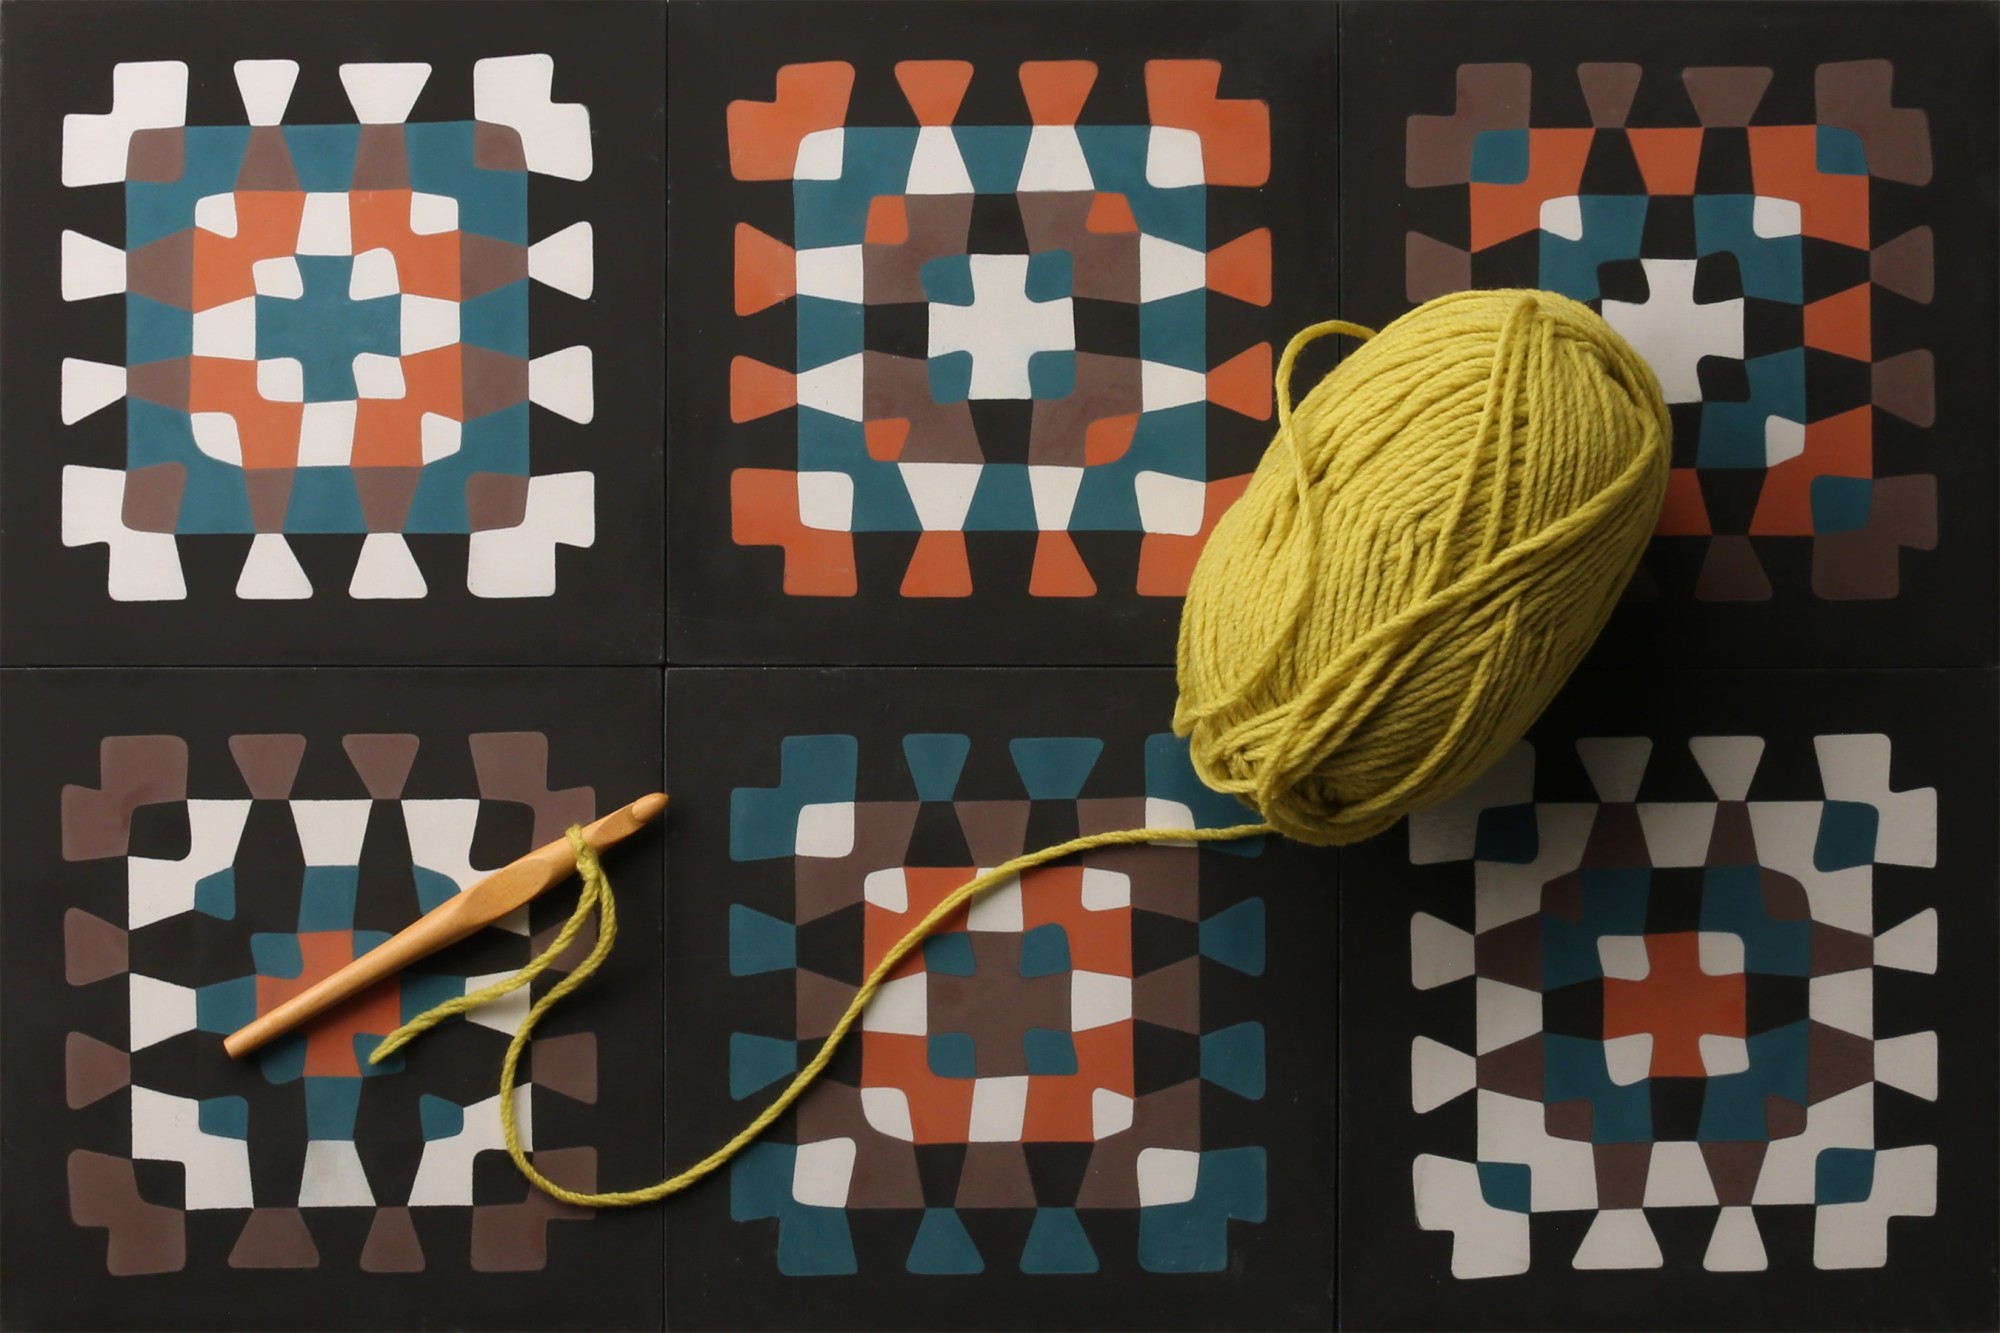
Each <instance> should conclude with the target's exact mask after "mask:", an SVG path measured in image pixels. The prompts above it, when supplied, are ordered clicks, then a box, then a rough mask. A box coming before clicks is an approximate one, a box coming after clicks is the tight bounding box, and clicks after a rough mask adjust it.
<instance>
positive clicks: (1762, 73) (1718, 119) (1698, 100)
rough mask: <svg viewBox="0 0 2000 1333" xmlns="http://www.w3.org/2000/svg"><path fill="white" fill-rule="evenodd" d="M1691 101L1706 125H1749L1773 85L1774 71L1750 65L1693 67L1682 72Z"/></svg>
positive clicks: (1682, 80) (1697, 114)
mask: <svg viewBox="0 0 2000 1333" xmlns="http://www.w3.org/2000/svg"><path fill="white" fill-rule="evenodd" d="M1681 82H1682V83H1683V84H1684V85H1686V87H1687V94H1688V100H1689V101H1691V102H1693V103H1694V113H1695V115H1696V116H1698V117H1699V118H1700V119H1701V123H1702V124H1703V125H1722V126H1739V125H1748V124H1749V123H1750V118H1751V117H1752V116H1754V115H1756V114H1757V104H1758V103H1759V102H1761V101H1763V100H1764V90H1765V89H1766V88H1769V87H1770V86H1771V71H1770V70H1768V69H1764V68H1762V67H1760V66H1750V65H1706V66H1700V65H1698V66H1694V67H1692V68H1689V69H1685V70H1683V71H1681Z"/></svg>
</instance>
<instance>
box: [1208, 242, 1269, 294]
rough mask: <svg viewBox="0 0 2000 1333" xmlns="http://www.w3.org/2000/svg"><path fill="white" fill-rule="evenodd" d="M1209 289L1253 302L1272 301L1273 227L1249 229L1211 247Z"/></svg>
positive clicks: (1209, 253) (1209, 255)
mask: <svg viewBox="0 0 2000 1333" xmlns="http://www.w3.org/2000/svg"><path fill="white" fill-rule="evenodd" d="M1208 289H1209V290H1210V291H1212V292H1221V293H1222V294H1223V295H1224V296H1233V297H1235V298H1236V299H1237V300H1239V301H1248V302H1249V303H1250V304H1251V305H1269V304H1271V229H1270V228H1269V227H1259V228H1257V230H1255V231H1246V232H1244V233H1243V234H1242V235H1241V236H1238V237H1237V238H1236V239H1235V240H1233V241H1230V242H1229V243H1228V244H1226V245H1218V246H1217V247H1216V248H1215V249H1213V250H1210V251H1209V252H1208Z"/></svg>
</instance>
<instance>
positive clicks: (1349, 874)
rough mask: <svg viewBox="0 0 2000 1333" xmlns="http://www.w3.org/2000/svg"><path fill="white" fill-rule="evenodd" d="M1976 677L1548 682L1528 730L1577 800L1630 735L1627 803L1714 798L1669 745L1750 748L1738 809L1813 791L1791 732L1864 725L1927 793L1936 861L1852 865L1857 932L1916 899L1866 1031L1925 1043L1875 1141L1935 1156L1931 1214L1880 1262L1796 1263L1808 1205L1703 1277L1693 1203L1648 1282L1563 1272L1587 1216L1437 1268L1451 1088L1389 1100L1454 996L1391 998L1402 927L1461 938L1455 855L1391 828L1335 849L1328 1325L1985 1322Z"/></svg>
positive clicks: (1802, 1253)
mask: <svg viewBox="0 0 2000 1333" xmlns="http://www.w3.org/2000/svg"><path fill="white" fill-rule="evenodd" d="M1995 693H1996V692H1995V681H1994V678H1993V677H1992V675H1991V674H1990V673H1986V672H1971V671H1955V672H1945V671H1910V672H1875V671H1867V672H1863V671H1849V672H1833V671H1814V672H1783V673H1779V672H1686V673H1676V674H1671V675H1667V674H1632V675H1622V674H1614V673H1605V674H1603V675H1601V676H1599V677H1596V678H1594V679H1592V680H1588V681H1578V682H1575V683H1573V684H1572V685H1571V687H1570V688H1569V690H1567V691H1566V692H1565V693H1564V694H1563V696H1562V697H1561V698H1560V699H1558V700H1557V702H1556V704H1555V705H1554V706H1553V707H1552V708H1551V709H1550V710H1549V712H1548V713H1547V714H1546V715H1545V716H1544V717H1543V719H1542V720H1541V722H1539V723H1538V724H1537V725H1536V727H1535V729H1534V730H1533V731H1532V732H1530V733H1529V740H1530V742H1531V743H1532V744H1534V746H1535V799H1536V800H1538V801H1595V800H1596V799H1597V797H1596V795H1595V793H1594V790H1593V788H1592V787H1591V785H1590V783H1589V780H1588V778H1587V777H1586V776H1585V775H1584V772H1583V768H1582V764H1581V763H1580V761H1579V760H1578V759H1577V757H1576V751H1575V748H1574V742H1575V739H1576V738H1577V737H1579V736H1635V735H1643V736H1650V737H1652V739H1653V751H1652V756H1651V761H1650V763H1649V765H1648V767H1647V770H1646V778H1645V781H1644V783H1643V784H1642V786H1641V787H1640V790H1639V799H1641V800H1648V801H1652V800H1666V801H1673V800H1696V801H1702V800H1713V799H1714V797H1713V794H1712V793H1711V792H1710V791H1709V789H1708V786H1707V783H1706V782H1705V781H1703V779H1702V778H1701V776H1700V773H1699V770H1698V769H1697V768H1696V767H1695V764H1694V761H1693V759H1692V758H1691V757H1690V755H1689V753H1688V750H1687V737H1689V736H1703V735H1722V736H1729V735H1750V736H1763V737H1765V738H1766V745H1765V749H1764V754H1763V758H1762V760H1761V762H1760V763H1759V764H1758V766H1757V773H1756V777H1755V779H1754V780H1753V781H1752V783H1751V786H1750V792H1749V799H1750V800H1753V801H1769V800H1779V801H1786V800H1818V799H1820V798H1821V796H1822V789H1821V787H1820V779H1819V769H1818V765H1817V762H1816V760H1815V758H1814V751H1813V745H1812V738H1813V737H1814V736H1820V735H1835V734H1839V733H1843V732H1862V733H1874V732H1881V733H1886V734H1887V735H1888V736H1889V738H1890V743H1891V746H1892V749H1891V752H1890V774H1889V786H1890V789H1891V790H1893V791H1905V790H1909V789H1911V788H1917V787H1935V788H1936V790H1937V801H1938V808H1937V828H1938V853H1937V865H1936V868H1935V869H1924V868H1918V867H1913V866H1892V865H1878V866H1876V867H1875V868H1874V871H1873V875H1874V884H1875V893H1874V904H1875V925H1876V929H1878V930H1883V929H1887V928H1888V927H1889V926H1891V925H1894V924H1896V923H1898V922H1900V921H1902V920H1903V919H1905V918H1906V917H1909V916H1911V915H1914V914H1915V913H1916V912H1918V911H1921V910H1922V909H1923V908H1925V907H1932V906H1934V907H1936V908H1937V910H1938V927H1939V935H1938V968H1937V975H1936V976H1934V977H1930V976H1919V975H1916V974H1911V973H1903V972H1896V971H1884V970H1881V969H1878V970H1877V971H1876V973H1875V1019H1876V1032H1877V1035H1878V1036H1894V1035H1898V1034H1900V1033H1904V1032H1913V1031H1924V1030H1935V1031H1936V1032H1937V1034H1938V1099H1937V1101H1936V1102H1925V1101H1920V1100H1919V1099H1917V1098H1915V1097H1912V1096H1909V1095H1907V1094H1905V1093H1903V1092H1901V1091H1900V1090H1897V1089H1894V1088H1882V1089H1880V1090H1878V1091H1877V1092H1876V1094H1875V1095H1876V1108H1877V1109H1876V1126H1875V1136H1876V1142H1877V1143H1878V1144H1880V1145H1881V1146H1883V1147H1899V1146H1904V1145H1907V1144H1913V1143H1934V1144H1936V1145H1937V1146H1938V1211H1937V1215H1936V1216H1935V1217H1930V1218H1899V1219H1896V1220H1893V1221H1891V1223H1890V1224H1889V1260H1888V1263H1887V1265H1886V1266H1885V1267H1882V1268H1866V1269H1844V1270H1822V1269H1818V1268H1815V1267H1813V1263H1812V1212H1813V1210H1812V1208H1811V1207H1808V1206H1800V1207H1790V1206H1776V1207H1763V1206H1759V1207H1758V1208H1757V1210H1756V1213H1757V1222H1758V1226H1759V1229H1760V1230H1761V1231H1762V1232H1763V1236H1764V1246H1765V1249H1766V1251H1767V1253H1768V1254H1769V1257H1770V1267H1769V1269H1768V1270H1766V1271H1764V1272H1761V1273H1711V1272H1706V1271H1704V1270H1703V1269H1702V1267H1701V1256H1702V1254H1703V1252H1704V1250H1705V1249H1706V1246H1707V1243H1708V1235H1709V1232H1710V1231H1711V1230H1712V1229H1713V1227H1714V1225H1715V1209H1714V1208H1698V1207H1697V1208H1652V1209H1648V1210H1647V1212H1646V1220H1647V1221H1648V1222H1650V1223H1651V1224H1652V1225H1653V1228H1654V1230H1655V1231H1656V1232H1657V1233H1658V1235H1659V1239H1660V1249H1661V1251H1662V1253H1663V1254H1664V1256H1665V1259H1666V1262H1665V1264H1664V1266H1662V1267H1660V1268H1658V1269H1653V1270H1634V1271H1619V1272H1583V1271H1578V1270H1576V1269H1573V1268H1571V1267H1570V1262H1569V1261H1570V1256H1571V1255H1572V1254H1574V1253H1575V1251H1576V1247H1577V1245H1579V1244H1580V1243H1581V1242H1582V1240H1583V1235H1584V1232H1585V1231H1586V1230H1587V1229H1588V1227H1589V1224H1590V1220H1591V1217H1592V1216H1593V1213H1592V1212H1590V1211H1579V1212H1562V1213H1536V1214H1532V1215H1531V1217H1530V1229H1531V1235H1532V1246H1533V1250H1532V1255H1533V1257H1532V1266H1531V1267H1530V1269H1529V1271H1528V1272H1526V1273H1524V1274H1521V1275H1519V1276H1513V1277H1493V1278H1480V1279H1477V1280H1461V1279H1458V1278H1454V1277H1452V1276H1451V1246H1452V1237H1451V1233H1450V1232H1445V1231H1421V1230H1419V1229H1418V1228H1417V1225H1416V1215H1415V1212H1414V1209H1413V1206H1412V1203H1411V1195H1410V1163H1411V1161H1412V1160H1413V1159H1414V1158H1415V1156H1416V1155H1417V1154H1418V1153H1424V1152H1434V1153H1438V1154H1441V1155H1444V1156H1450V1157H1455V1158H1458V1159H1460V1160H1467V1159H1469V1158H1470V1157H1471V1156H1472V1154H1473V1149H1474V1145H1475V1143H1476V1141H1477V1140H1476V1132H1475V1125H1476V1118H1475V1114H1474V1111H1475V1108H1474V1105H1473V1102H1474V1099H1473V1098H1472V1097H1469V1096H1468V1097H1462V1098H1459V1099H1457V1100H1456V1101H1453V1102H1450V1103H1447V1104H1446V1105H1444V1106H1440V1107H1438V1108H1437V1109H1435V1110H1433V1111H1430V1112H1429V1113H1427V1114H1425V1115H1423V1116H1418V1115H1417V1114H1416V1113H1414V1112H1413V1111H1412V1110H1411V1109H1410V1042H1411V1039H1412V1038H1414V1037H1416V1036H1418V1035H1420V1034H1421V1035H1425V1036H1429V1037H1432V1038H1433V1039H1436V1040H1441V1041H1444V1042H1446V1043H1447V1044H1448V1045H1452V1046H1456V1047H1458V1048H1460V1049H1464V1050H1470V1049H1472V1036H1473V1021H1472V1020H1473V1005H1472V995H1471V992H1470V990H1469V989H1468V988H1467V987H1466V986H1465V985H1462V984H1454V985H1450V986H1441V987H1438V988H1436V989H1435V990H1429V991H1418V990H1414V989H1412V988H1411V986H1410V972H1409V963H1410V955H1409V945H1408V941H1409V930H1410V916H1411V914H1412V913H1414V912H1418V911H1428V912H1430V913H1432V914H1433V915H1435V916H1438V917H1440V918H1442V919H1444V920H1447V921H1452V922H1455V923H1457V924H1459V925H1461V926H1463V927H1467V928H1469V927H1470V925H1471V919H1470V915H1469V909H1470V906H1471V903H1472V870H1471V863H1470V862H1469V861H1457V862H1449V863H1443V864H1437V865H1418V866H1413V865H1411V864H1409V839H1408V835H1407V833H1406V831H1405V826H1403V825H1398V826H1397V827H1396V828H1394V829H1392V830H1390V831H1389V832H1388V833H1385V834H1383V835H1382V836H1381V837H1379V838H1376V839H1374V840H1373V841H1371V842H1369V843H1365V844H1363V845H1361V846H1358V847H1354V848H1351V849H1348V850H1347V851H1346V852H1344V853H1343V855H1342V859H1341V880H1342V886H1343V889H1344V890H1345V892H1344V893H1343V894H1342V897H1341V938H1342V941H1343V947H1342V950H1341V960H1340V970H1341V978H1340V986H1341V994H1342V997H1343V999H1344V1001H1345V1002H1344V1003H1343V1005H1342V1006H1341V1013H1342V1017H1343V1022H1342V1025H1341V1033H1340V1061H1341V1067H1340V1073H1341V1087H1342V1090H1343V1096H1342V1101H1341V1144H1340V1150H1341V1190H1340V1241H1341V1253H1340V1277H1341V1283H1340V1313H1341V1326H1342V1327H1344V1328H1356V1329H1360V1328H1411V1329H1417V1328H1422V1329H1461V1328H1484V1329H1536V1328H1660V1329H1685V1328H1715V1329H1722V1328H1728V1329H1770V1328H1799V1329H1806V1328H1812V1329H1834V1328H1842V1329H1845V1328H1967V1329H1974V1328H1988V1329H1990V1328H1992V1327H1993V1326H1994V1323H1995V1320H1996V1318H2000V1290H1996V1285H1995V1274H1996V1271H2000V1264H1996V1255H1995V1251H1994V1235H1995V1227H1996V1224H2000V1176H1996V1148H1995V1143H1994V1137H1993V1123H1994V1116H1995V1113H1996V1111H2000V1063H1996V1062H2000V1050H1996V1043H1995V1036H1994V1023H1993V1015H1994V1011H1995V1007H1996V1003H2000V988H1996V983H1995V980H1994V977H1995V964H1996V961H2000V959H1996V920H1995V904H1994V897H1993V884H1994V880H1995V873H1996V856H1995V838H1994V823H1993V808H1994V756H1993V750H1992V747H1991V745H1990V744H1989V743H1987V742H1986V741H1985V740H1984V739H1982V740H1981V742H1980V743H1979V744H1978V745H1975V746H1968V745H1966V744H1965V743H1964V738H1965V737H1966V736H1968V735H1970V736H1978V737H1981V738H1986V737H1990V736H1992V735H1993V732H1994V728H1995V726H1996V714H1995Z"/></svg>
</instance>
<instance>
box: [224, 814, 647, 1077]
mask: <svg viewBox="0 0 2000 1333" xmlns="http://www.w3.org/2000/svg"><path fill="white" fill-rule="evenodd" d="M666 808H667V798H666V796H665V794H664V793H661V792H653V793H652V794H651V795H648V796H641V797H640V798H639V799H638V800H636V801H634V802H632V803H631V804H630V805H625V806H620V807H619V808H618V809H616V810H613V811H612V812H611V813H610V814H608V815H606V816H604V817H603V818H602V819H598V820H593V821H592V822H591V823H589V824H586V825H584V827H583V840H584V842H586V843H587V844H589V845H590V847H591V848H592V849H593V850H595V851H600V852H601V851H603V850H604V849H605V848H607V847H610V846H613V845H614V844H616V843H619V842H622V841H624V840H625V839H626V838H629V837H631V836H632V835H633V834H634V833H637V832H638V831H639V830H640V829H642V828H644V827H645V826H646V825H648V824H650V823H652V822H653V821H654V820H655V819H658V818H659V817H660V812H661V811H663V810H665V809H666ZM575 871H576V857H575V855H574V854H573V853H572V852H571V851H570V845H569V838H568V837H567V836H565V837H561V838H557V839H556V840H555V841H554V842H551V843H548V844H546V845H545V846H541V847H537V848H536V849H535V850H534V851H532V852H529V853H528V854H527V855H526V856H524V857H522V858H521V859H520V860H518V861H515V862H513V863H512V864H511V865H507V866H504V867H502V868H501V869H499V870H496V871H494V872H493V873H492V874H490V875H488V876H487V877H486V878H484V879H482V880H480V881H479V882H478V883H477V884H474V885H473V886H472V887H471V888H469V889H466V890H465V891H464V892H462V893H460V894H458V895H456V896H454V897H453V898H451V899H450V900H449V901H447V902H443V903H440V904H438V905H437V906H436V907H434V908H432V909H431V910H430V911H428V912H426V913H424V914H423V915H422V916H420V917H418V918H417V919H416V920H415V921H412V922H411V923H410V924H409V925H407V926H405V927H403V928H402V929H401V930H399V931H397V932H396V933H395V934H394V935H392V936H390V937H389V938H388V939H386V940H384V941H383V942H382V943H381V944H378V945H376V946H375V947H374V948H372V949H370V950H369V951H368V952H367V953H365V954H362V955H361V957H359V958H357V959H355V960H354V961H353V962H351V963H349V964H348V965H347V966H345V967H343V968H341V969H340V970H339V971H337V972H334V973H333V974H331V975H330V976H326V977H323V978H321V979H320V980H319V981H317V982H314V983H313V984H312V985H310V986H308V987H306V988H305V989H304V990H302V991H300V992H299V993H298V994H297V995H294V996H293V997H292V998H291V999H289V1000H286V1001H285V1002H284V1003H283V1004H281V1005H279V1006H278V1007H277V1008H275V1009H273V1010H271V1012H270V1013H268V1014H261V1015H259V1016H258V1017H257V1018H255V1019H253V1020H252V1021H250V1022H248V1023H246V1024H244V1025H243V1026H242V1027H240V1028H238V1029H237V1030H236V1031H235V1032H232V1033H230V1034H229V1035H228V1036H227V1037H225V1038H223V1041H222V1049H223V1050H225V1051H227V1052H228V1053H229V1054H230V1055H232V1056H235V1057H238V1058H240V1057H242V1056H245V1055H248V1054H249V1053H250V1052H252V1051H254V1050H256V1049H257V1048H258V1047H260V1046H263V1045H266V1044H267V1043H269V1042H271V1041H274V1040H276V1039H277V1038H279V1037H282V1036H284V1035H285V1034H286V1033H287V1032H290V1031H291V1030H292V1029H293V1028H295V1027H297V1026H299V1025H300V1024H301V1023H304V1022H306V1021H307V1020H309V1019H311V1018H314V1017H316V1016H317V1015H319V1014H322V1013H324V1012H326V1011H327V1010H328V1009H331V1008H332V1007H333V1006H335V1005H337V1004H339V1003H340V1002H341V1001H343V1000H346V999H348V998H350V997H351V996H354V995H357V994H359V993H360V992H362V991H364V990H366V989H367V988H368V987H370V986H372V985H374V984H375V983H376V982H378V981H380V980H382V978H384V977H387V976H391V975H393V974H395V973H397V972H400V971H402V970H403V969H404V968H406V967H408V966H409V965H410V964H411V963H414V962H416V961H417V960H418V959H419V958H422V957H425V956H426V955H428V954H433V953H436V952H437V951H438V950H439V949H442V948H444V947H445V946H446V945H449V944H456V943H458V942H459V941H460V940H462V939H464V938H465V937H466V936H468V935H470V934H472V933H473V932H474V931H476V930H478V929H479V928H480V927H481V926H485V925H490V924H491V923H493V922H494V921H497V920H499V919H500V918H501V917H503V916H505V915H507V913H509V912H511V911H513V910H514V909H515V908H517V907H519V906H520V905H521V904H523V903H525V902H529V901H531V900H533V899H534V898H536V897H537V896H539V895H541V894H543V893H546V892H548V891H549V890H550V889H551V888H553V887H555V886H556V885H558V884H560V883H562V882H563V881H564V880H566V879H568V878H569V877H570V875H571V874H573V873H575Z"/></svg>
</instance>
